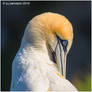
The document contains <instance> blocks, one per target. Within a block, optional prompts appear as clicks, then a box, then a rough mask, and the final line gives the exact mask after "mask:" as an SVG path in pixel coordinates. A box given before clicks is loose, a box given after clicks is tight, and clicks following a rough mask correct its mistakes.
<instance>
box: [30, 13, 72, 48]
mask: <svg viewBox="0 0 92 92" xmlns="http://www.w3.org/2000/svg"><path fill="white" fill-rule="evenodd" d="M30 23H31V25H32V27H35V28H36V27H37V28H38V29H40V30H39V31H38V32H39V33H40V34H41V36H42V35H43V36H42V38H43V39H47V40H49V38H51V39H52V40H55V38H54V37H55V34H57V35H58V36H59V37H60V38H61V39H63V40H68V42H69V43H68V48H70V47H71V44H72V40H73V28H72V25H71V23H70V22H69V20H68V19H67V18H66V17H64V16H63V15H60V14H56V13H50V12H48V13H43V14H40V15H38V16H36V17H34V18H33V19H32V20H31V21H30ZM39 33H38V34H39ZM51 39H50V40H51Z"/></svg>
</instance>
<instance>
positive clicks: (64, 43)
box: [61, 40, 68, 51]
mask: <svg viewBox="0 0 92 92" xmlns="http://www.w3.org/2000/svg"><path fill="white" fill-rule="evenodd" d="M61 43H62V46H63V49H64V51H66V49H67V45H68V41H67V40H62V42H61Z"/></svg>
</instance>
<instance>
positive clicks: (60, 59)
mask: <svg viewBox="0 0 92 92" xmlns="http://www.w3.org/2000/svg"><path fill="white" fill-rule="evenodd" d="M55 53H56V63H57V67H58V70H59V72H60V73H61V74H62V75H63V76H64V77H65V78H66V58H67V54H66V52H65V51H64V49H63V46H62V43H61V42H60V39H58V43H57V46H56V49H55Z"/></svg>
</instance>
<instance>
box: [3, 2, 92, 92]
mask: <svg viewBox="0 0 92 92" xmlns="http://www.w3.org/2000/svg"><path fill="white" fill-rule="evenodd" d="M1 3H2V4H1V43H2V44H1V49H2V50H1V54H2V55H1V84H2V85H1V89H2V90H3V91H6V90H10V83H11V67H12V61H13V59H14V57H15V55H16V53H17V51H18V49H19V47H20V43H21V39H22V36H23V33H24V29H25V27H26V25H27V23H28V21H29V20H30V19H32V18H33V17H34V16H35V15H38V14H40V13H43V12H56V13H60V14H63V15H64V16H66V17H67V18H68V19H69V20H70V22H71V23H72V25H73V28H74V41H73V45H72V48H71V50H70V52H69V54H68V59H67V60H68V62H67V79H69V80H70V81H71V82H72V83H73V84H74V85H75V86H76V88H77V89H78V90H80V91H90V90H91V2H90V1H67V2H64V1H62V2H61V1H58V2H56V1H53V2H50V1H49V2H47V1H45V2H42V1H40V2H37V1H36V2H33V1H31V2H28V3H29V4H28V5H6V4H5V3H10V2H1Z"/></svg>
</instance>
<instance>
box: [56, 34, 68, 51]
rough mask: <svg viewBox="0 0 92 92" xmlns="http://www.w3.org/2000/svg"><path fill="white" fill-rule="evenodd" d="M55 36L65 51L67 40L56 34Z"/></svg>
mask: <svg viewBox="0 0 92 92" xmlns="http://www.w3.org/2000/svg"><path fill="white" fill-rule="evenodd" d="M56 37H57V39H58V40H59V41H60V43H61V44H62V46H63V49H64V51H65V52H66V50H67V45H68V41H67V40H62V39H60V38H59V37H58V36H57V35H56Z"/></svg>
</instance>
